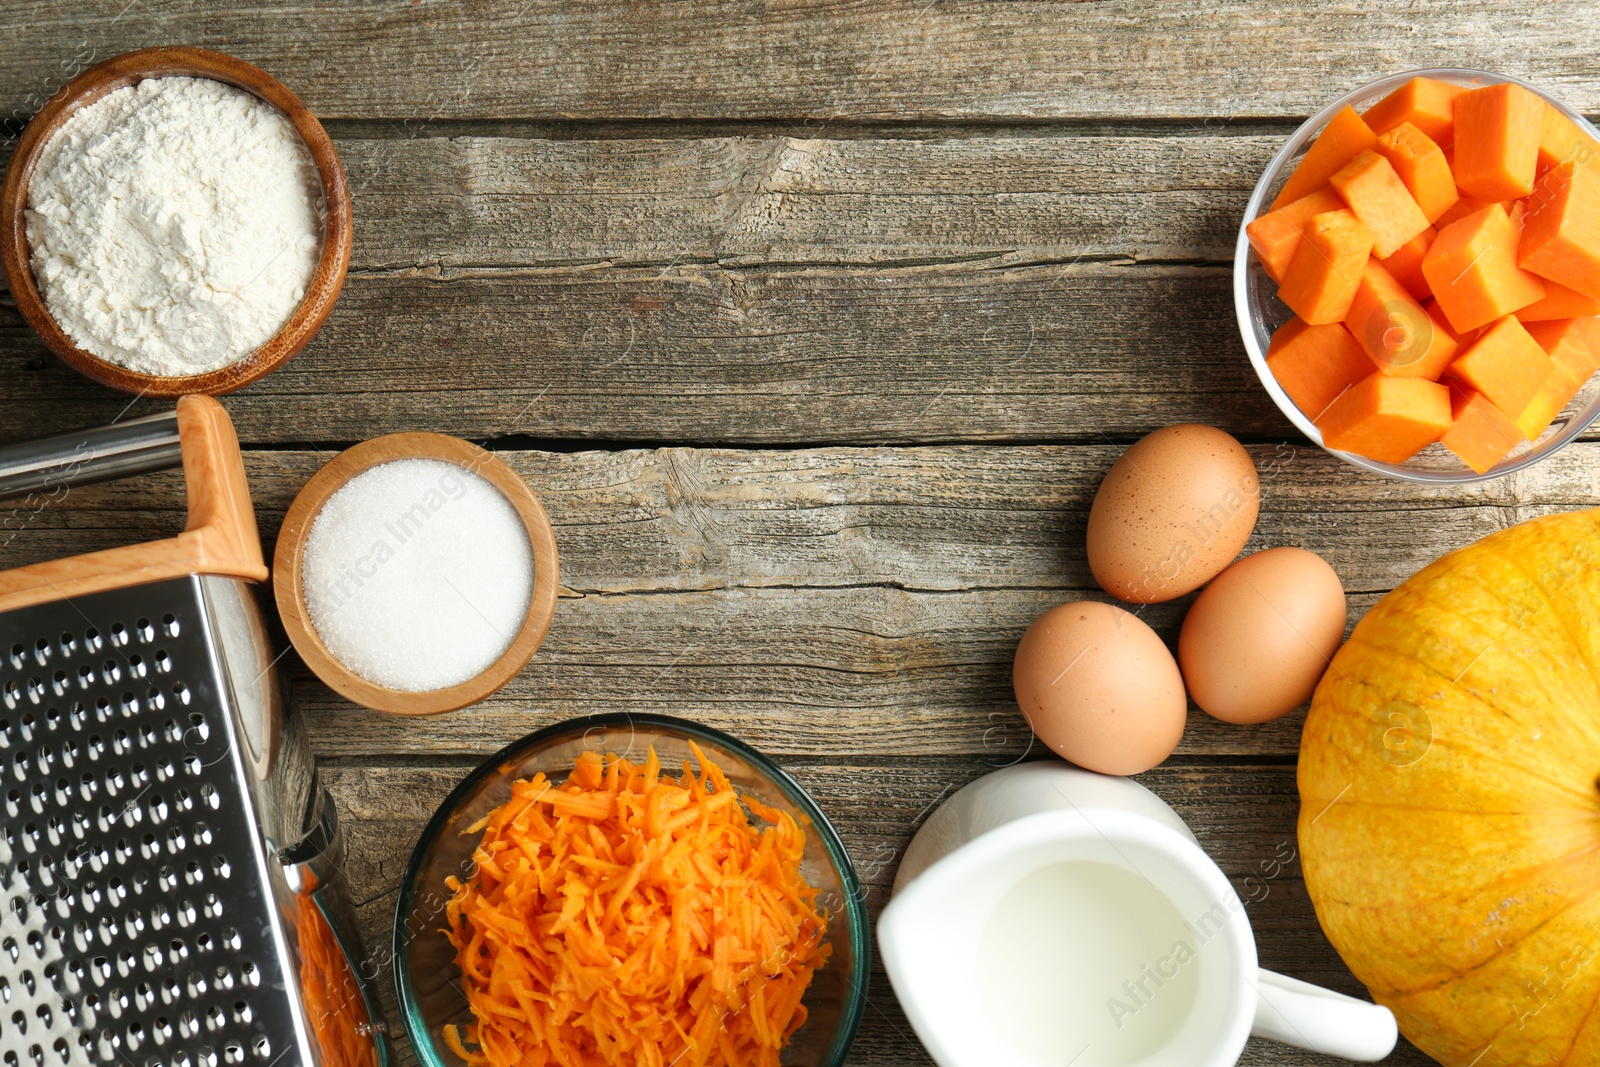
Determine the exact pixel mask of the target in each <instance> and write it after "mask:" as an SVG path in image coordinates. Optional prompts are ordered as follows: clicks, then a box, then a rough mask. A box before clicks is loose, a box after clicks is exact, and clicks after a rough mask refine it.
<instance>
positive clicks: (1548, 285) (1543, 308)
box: [1517, 278, 1600, 322]
mask: <svg viewBox="0 0 1600 1067" xmlns="http://www.w3.org/2000/svg"><path fill="white" fill-rule="evenodd" d="M1580 315H1600V300H1596V299H1594V298H1593V297H1589V296H1584V295H1583V294H1582V293H1580V292H1578V291H1577V290H1574V289H1568V288H1567V287H1566V286H1564V285H1562V284H1561V283H1560V282H1553V281H1551V280H1550V279H1549V278H1546V279H1544V299H1543V300H1535V301H1534V302H1533V303H1531V304H1529V305H1528V306H1527V307H1525V308H1523V309H1522V310H1521V311H1518V312H1517V318H1519V319H1521V320H1522V321H1523V322H1541V321H1543V320H1545V319H1575V318H1577V317H1578V316H1580Z"/></svg>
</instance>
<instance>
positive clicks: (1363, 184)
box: [1328, 149, 1428, 259]
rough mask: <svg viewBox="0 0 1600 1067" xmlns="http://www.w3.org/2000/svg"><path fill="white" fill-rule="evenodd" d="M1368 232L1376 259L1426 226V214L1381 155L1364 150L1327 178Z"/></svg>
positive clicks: (1389, 253)
mask: <svg viewBox="0 0 1600 1067" xmlns="http://www.w3.org/2000/svg"><path fill="white" fill-rule="evenodd" d="M1328 184H1329V185H1331V186H1332V187H1333V191H1334V192H1336V193H1338V194H1339V196H1340V197H1342V198H1343V199H1344V202H1345V203H1346V204H1348V205H1349V207H1350V210H1351V211H1353V212H1355V216H1356V218H1358V219H1360V220H1361V222H1362V223H1363V224H1364V225H1365V226H1366V227H1367V231H1368V232H1369V233H1371V234H1372V254H1373V255H1375V256H1377V257H1378V258H1379V259H1383V258H1384V257H1386V256H1389V255H1392V254H1393V253H1394V251H1395V249H1397V248H1399V247H1400V246H1401V245H1403V244H1405V243H1406V242H1407V241H1409V240H1411V239H1412V238H1413V237H1415V236H1417V234H1419V233H1421V232H1422V231H1423V230H1426V229H1427V228H1428V217H1427V216H1426V215H1424V214H1423V212H1422V208H1420V207H1418V206H1417V202H1416V200H1414V199H1413V198H1412V196H1411V192H1410V190H1408V189H1407V188H1406V185H1405V182H1403V181H1401V180H1400V175H1399V174H1396V173H1395V169H1394V167H1393V166H1391V165H1390V163H1389V161H1388V160H1387V159H1385V158H1383V156H1381V155H1379V154H1378V153H1377V152H1374V151H1372V150H1370V149H1368V150H1367V151H1365V152H1362V153H1361V154H1359V155H1358V156H1356V158H1354V159H1352V160H1351V161H1350V162H1348V163H1346V164H1345V165H1344V166H1343V167H1340V168H1339V169H1338V170H1337V171H1335V172H1334V173H1333V176H1332V177H1330V178H1329V179H1328Z"/></svg>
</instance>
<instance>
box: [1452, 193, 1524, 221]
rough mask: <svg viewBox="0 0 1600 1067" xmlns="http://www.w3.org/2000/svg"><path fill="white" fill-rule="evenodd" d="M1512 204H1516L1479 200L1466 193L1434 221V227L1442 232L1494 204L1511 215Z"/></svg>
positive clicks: (1509, 201)
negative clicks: (1454, 223) (1453, 223)
mask: <svg viewBox="0 0 1600 1067" xmlns="http://www.w3.org/2000/svg"><path fill="white" fill-rule="evenodd" d="M1512 203H1514V201H1511V200H1506V201H1504V202H1502V201H1499V200H1479V199H1478V198H1477V197H1475V196H1467V195H1466V194H1465V193H1463V194H1462V195H1461V196H1460V197H1458V198H1457V199H1456V202H1455V203H1453V204H1451V205H1450V207H1449V209H1448V210H1446V211H1445V213H1444V214H1443V215H1440V216H1439V217H1438V218H1436V219H1434V220H1433V227H1434V229H1436V230H1442V229H1444V228H1445V227H1446V226H1448V225H1450V224H1451V223H1452V222H1457V221H1459V220H1461V219H1464V218H1466V217H1467V216H1468V215H1475V214H1477V213H1478V212H1480V211H1482V210H1483V209H1484V208H1486V207H1489V206H1490V205H1492V204H1500V205H1501V206H1502V207H1504V208H1506V211H1507V214H1509V213H1510V205H1511V204H1512Z"/></svg>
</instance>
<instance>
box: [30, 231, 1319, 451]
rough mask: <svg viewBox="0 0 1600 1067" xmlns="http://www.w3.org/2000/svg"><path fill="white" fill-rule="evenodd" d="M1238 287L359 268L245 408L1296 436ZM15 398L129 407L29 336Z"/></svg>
mask: <svg viewBox="0 0 1600 1067" xmlns="http://www.w3.org/2000/svg"><path fill="white" fill-rule="evenodd" d="M1230 284H1231V283H1230V274H1229V272H1228V270H1227V269H1226V268H1222V267H1189V266H1160V267H1131V266H1118V265H1115V264H1107V263H1076V264H1060V265H1050V266H1012V265H1008V264H1007V262H1006V261H1005V260H1004V259H1003V258H1002V259H996V260H990V261H979V262H975V263H962V264H946V265H937V266H930V267H913V268H902V269H896V270H874V271H858V270H850V269H795V270H781V269H772V270H763V269H751V270H733V269H728V268H721V267H714V266H685V265H678V266H671V267H663V268H554V269H540V268H524V269H512V270H480V271H475V272H473V273H472V274H471V276H470V277H468V276H463V274H462V273H461V272H454V273H453V275H452V276H451V277H449V278H443V277H440V276H438V273H437V272H436V271H432V270H429V271H413V270H407V271H403V272H395V273H388V274H383V275H380V276H361V277H357V276H352V277H351V278H350V279H349V281H348V283H347V284H346V286H345V292H344V296H343V298H342V299H341V300H340V302H339V306H338V307H337V308H336V309H335V310H334V313H333V316H332V317H331V318H330V319H329V321H328V324H327V326H325V327H324V329H323V331H322V333H320V334H319V335H318V336H317V338H316V339H315V340H314V341H313V342H312V343H311V345H310V346H309V347H308V348H307V349H306V351H305V352H303V353H301V355H300V356H299V357H297V358H296V359H295V360H294V361H292V362H291V363H289V364H288V365H287V366H285V367H284V368H283V369H281V370H279V371H278V372H277V373H276V374H274V375H273V376H272V377H270V378H268V379H266V380H264V381H262V382H260V383H258V384H257V385H255V386H252V387H251V388H249V389H247V390H245V391H243V392H242V393H240V394H237V396H236V398H234V399H232V401H231V408H230V410H232V412H233V413H234V417H235V420H236V421H237V423H238V424H239V426H240V432H241V435H242V436H243V438H244V439H245V440H246V441H248V442H250V443H257V444H259V443H268V442H302V441H307V440H311V441H356V440H361V439H364V438H366V437H371V436H375V435H377V434H380V433H388V432H395V431H401V430H414V429H424V428H426V429H431V430H437V431H440V432H445V433H455V434H459V435H463V436H469V437H497V436H504V435H508V434H533V435H537V436H540V437H545V438H577V439H590V440H603V441H617V440H622V441H685V442H694V443H739V444H750V443H758V444H765V443H816V442H830V443H861V444H869V443H870V444H875V443H902V442H917V441H948V440H1073V439H1076V440H1101V439H1104V435H1108V434H1110V435H1118V436H1127V435H1131V434H1139V433H1144V432H1148V431H1149V430H1152V429H1154V428H1156V427H1157V426H1159V425H1162V424H1164V423H1167V422H1173V421H1200V422H1209V423H1212V424H1214V425H1218V426H1221V427H1223V428H1224V429H1228V430H1231V431H1233V432H1235V433H1241V434H1255V435H1266V434H1277V435H1288V434H1289V433H1291V431H1290V429H1289V424H1288V422H1287V421H1286V420H1285V419H1284V418H1283V417H1282V415H1281V414H1280V413H1279V412H1278V410H1277V409H1276V408H1275V407H1274V406H1273V405H1272V403H1271V401H1270V399H1269V398H1268V397H1267V395H1266V393H1265V391H1264V390H1262V388H1261V386H1260V383H1259V382H1258V381H1257V379H1256V378H1255V375H1254V372H1253V371H1252V370H1251V369H1250V366H1249V364H1248V362H1247V361H1246V360H1245V358H1244V355H1243V349H1242V346H1241V344H1240V342H1239V339H1238V327H1237V325H1236V324H1235V321H1234V316H1233V306H1232V299H1231V290H1230ZM1175 323H1176V324H1181V329H1177V330H1174V329H1173V328H1172V326H1173V325H1174V324H1175ZM0 395H4V396H6V397H7V398H9V399H11V400H13V401H14V402H15V406H14V408H13V409H12V410H13V411H14V412H16V416H15V418H14V419H13V420H8V422H7V423H6V424H5V425H4V426H0V434H4V435H5V436H6V438H7V439H17V438H21V437H26V436H32V435H36V434H38V433H40V432H45V431H47V430H54V429H59V428H60V427H61V426H63V425H73V424H78V425H92V424H94V423H97V422H104V421H108V420H110V419H111V418H113V417H115V416H116V414H117V412H118V411H120V410H121V409H122V408H123V407H125V406H126V401H125V400H123V399H121V398H117V397H115V396H113V395H111V394H109V393H107V394H103V395H102V394H100V393H99V392H98V391H97V390H95V389H93V388H90V387H88V386H85V384H84V382H83V380H82V379H81V378H79V377H78V376H77V375H76V374H75V373H73V372H72V371H70V370H69V369H67V368H66V367H64V366H62V365H60V364H59V363H57V362H56V361H55V360H53V359H50V358H48V357H47V356H46V354H45V353H44V351H43V350H42V348H41V346H40V345H39V343H38V341H37V340H36V339H34V338H33V337H32V336H30V335H27V334H23V333H21V332H19V331H0ZM141 404H142V405H143V406H135V408H134V409H133V410H134V411H136V412H142V411H144V410H146V408H148V407H150V405H151V402H141Z"/></svg>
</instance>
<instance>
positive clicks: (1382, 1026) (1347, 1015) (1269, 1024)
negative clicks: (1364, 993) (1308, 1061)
mask: <svg viewBox="0 0 1600 1067" xmlns="http://www.w3.org/2000/svg"><path fill="white" fill-rule="evenodd" d="M1259 973H1260V982H1259V983H1258V985H1257V987H1256V993H1257V998H1258V999H1257V1002H1256V1021H1255V1025H1254V1026H1252V1027H1251V1029H1250V1032H1251V1034H1253V1035H1254V1036H1256V1037H1269V1038H1271V1039H1272V1040H1274V1041H1282V1042H1283V1043H1284V1044H1286V1045H1294V1046H1296V1047H1297V1048H1303V1049H1309V1050H1311V1051H1313V1052H1321V1053H1325V1054H1327V1055H1329V1056H1339V1057H1342V1058H1343V1059H1347V1060H1357V1061H1359V1062H1361V1063H1371V1062H1373V1061H1375V1060H1381V1059H1383V1058H1384V1057H1385V1056H1387V1055H1389V1053H1391V1052H1393V1051H1394V1044H1395V1039H1396V1038H1397V1037H1398V1036H1399V1030H1398V1028H1397V1027H1396V1025H1395V1021H1394V1013H1393V1012H1391V1011H1390V1010H1389V1009H1388V1008H1385V1007H1383V1006H1382V1005H1379V1004H1369V1003H1367V1002H1366V1001H1364V1000H1357V999H1356V998H1355V997H1347V996H1345V995H1344V994H1343V993H1335V992H1334V991H1333V990H1331V989H1323V988H1322V987H1321V986H1316V985H1312V984H1311V983H1310V982H1302V981H1300V980H1299V979H1297V978H1288V977H1285V976H1284V975H1281V974H1276V973H1274V972H1272V971H1268V970H1262V971H1260V972H1259Z"/></svg>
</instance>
